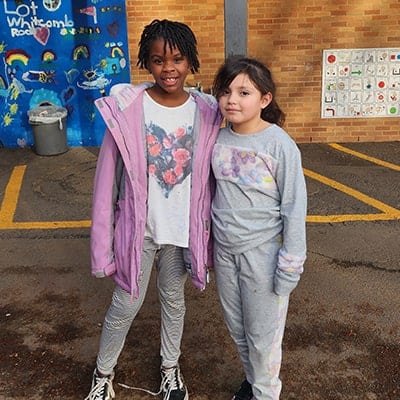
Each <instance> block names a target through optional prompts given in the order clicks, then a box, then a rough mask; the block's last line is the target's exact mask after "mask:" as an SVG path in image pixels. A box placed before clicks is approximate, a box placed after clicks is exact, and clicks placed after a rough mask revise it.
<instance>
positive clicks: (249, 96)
mask: <svg viewBox="0 0 400 400" xmlns="http://www.w3.org/2000/svg"><path fill="white" fill-rule="evenodd" d="M271 100H272V94H271V93H269V92H268V93H267V94H265V95H262V94H261V92H260V91H259V90H258V88H257V87H256V86H255V85H254V83H253V82H252V81H251V80H250V79H249V77H248V76H247V75H246V74H238V75H237V76H236V77H235V79H233V81H232V82H231V84H230V85H229V87H228V88H227V89H225V90H224V91H223V93H222V94H221V96H220V97H219V99H218V102H219V107H220V110H221V112H222V114H223V116H224V117H225V118H226V119H227V120H228V121H229V122H230V123H231V125H232V129H233V130H234V131H235V132H236V133H242V134H246V133H255V132H258V131H260V130H262V129H265V128H266V127H267V126H268V125H269V123H268V122H266V121H264V120H263V119H262V118H261V110H262V109H263V108H265V107H267V106H268V104H269V103H270V102H271Z"/></svg>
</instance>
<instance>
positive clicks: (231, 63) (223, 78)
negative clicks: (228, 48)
mask: <svg viewBox="0 0 400 400" xmlns="http://www.w3.org/2000/svg"><path fill="white" fill-rule="evenodd" d="M239 74H245V75H247V76H248V77H249V79H250V80H251V81H252V82H253V84H254V86H255V87H256V88H257V89H258V90H259V91H260V92H261V95H262V96H264V95H265V94H267V93H271V94H272V101H271V102H270V103H269V104H268V106H267V107H265V108H264V109H263V110H261V118H262V119H263V120H264V121H267V122H270V123H274V124H277V125H278V126H283V124H284V123H285V113H284V112H283V111H282V110H281V109H280V107H279V105H278V103H277V102H276V100H275V93H276V86H275V83H274V81H273V80H272V75H271V72H270V70H269V69H268V68H267V67H266V66H265V65H264V64H263V63H261V62H260V61H258V60H256V59H254V58H248V57H240V56H232V57H230V58H228V59H227V60H226V61H225V63H224V64H223V65H222V66H221V67H220V69H219V70H218V72H217V75H216V76H215V79H214V84H213V93H214V95H215V96H216V98H217V99H219V98H220V97H221V96H222V95H223V94H224V92H225V90H226V89H228V88H229V85H230V84H231V83H232V81H233V80H234V79H235V78H236V77H237V76H238V75H239Z"/></svg>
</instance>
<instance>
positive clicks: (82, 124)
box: [0, 0, 130, 147]
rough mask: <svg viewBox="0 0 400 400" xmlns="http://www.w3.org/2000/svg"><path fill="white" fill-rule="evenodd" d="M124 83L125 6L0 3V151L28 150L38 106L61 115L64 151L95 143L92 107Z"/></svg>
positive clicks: (100, 130) (77, 1) (91, 1)
mask: <svg viewBox="0 0 400 400" xmlns="http://www.w3.org/2000/svg"><path fill="white" fill-rule="evenodd" d="M129 81H130V71H129V55H128V39H127V26H126V9H125V1H124V0H15V1H14V0H12V1H11V0H0V147H29V146H31V145H32V144H33V134H32V127H31V126H30V124H29V117H28V115H27V111H28V110H30V109H33V108H36V107H38V106H41V105H54V106H57V107H64V108H65V109H66V110H67V112H68V116H67V140H68V144H69V145H70V146H95V145H99V144H101V142H102V138H103V135H104V130H105V126H104V122H103V121H102V119H101V118H100V117H99V115H98V112H97V110H96V107H95V105H94V100H95V99H97V98H99V97H101V96H105V95H107V94H109V90H110V88H111V86H112V85H114V84H117V83H121V82H129Z"/></svg>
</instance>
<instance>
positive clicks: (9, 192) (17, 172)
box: [0, 165, 26, 226]
mask: <svg viewBox="0 0 400 400" xmlns="http://www.w3.org/2000/svg"><path fill="white" fill-rule="evenodd" d="M25 170H26V165H19V166H17V167H14V169H13V172H12V174H11V176H10V179H9V181H8V185H7V187H6V190H5V192H4V198H3V202H2V203H1V208H0V225H1V226H3V225H7V224H10V223H12V221H13V218H14V214H15V210H16V208H17V203H18V197H19V192H20V189H21V185H22V180H23V178H24V174H25Z"/></svg>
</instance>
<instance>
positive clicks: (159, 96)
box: [147, 39, 190, 106]
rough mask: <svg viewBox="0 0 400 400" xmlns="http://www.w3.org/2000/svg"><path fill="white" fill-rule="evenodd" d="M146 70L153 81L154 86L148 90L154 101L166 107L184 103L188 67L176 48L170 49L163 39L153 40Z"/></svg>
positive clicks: (184, 58) (186, 95)
mask: <svg viewBox="0 0 400 400" xmlns="http://www.w3.org/2000/svg"><path fill="white" fill-rule="evenodd" d="M147 69H148V70H149V72H150V73H151V74H152V75H153V78H154V80H155V85H154V86H153V87H151V88H150V89H149V90H148V93H149V95H150V96H151V97H152V98H153V99H154V100H155V101H157V102H158V103H160V104H162V105H166V106H178V105H180V104H182V103H184V102H185V101H186V99H187V98H188V93H187V92H186V91H185V90H184V84H185V80H186V77H187V75H188V74H189V72H190V65H189V62H188V59H187V57H185V56H184V55H182V54H181V52H180V51H179V49H178V48H177V47H174V48H172V49H170V47H169V45H168V44H167V45H166V46H165V41H164V39H157V40H155V41H154V42H153V43H152V44H151V47H150V53H149V60H148V62H147Z"/></svg>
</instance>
